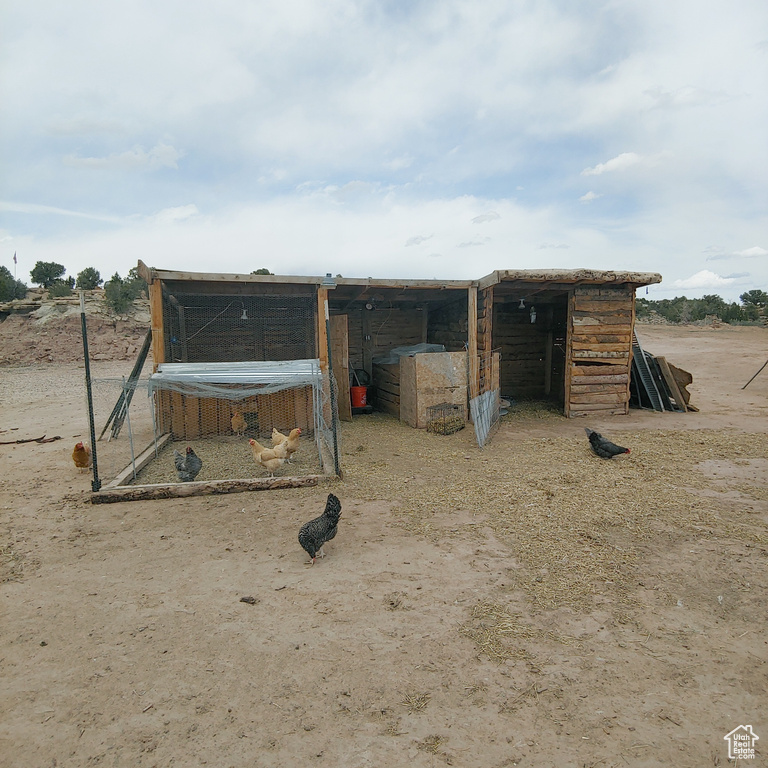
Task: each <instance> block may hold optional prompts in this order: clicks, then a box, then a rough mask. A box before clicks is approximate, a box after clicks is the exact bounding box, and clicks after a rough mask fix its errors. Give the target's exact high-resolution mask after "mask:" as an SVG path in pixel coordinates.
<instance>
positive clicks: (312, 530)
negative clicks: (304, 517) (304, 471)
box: [299, 493, 341, 565]
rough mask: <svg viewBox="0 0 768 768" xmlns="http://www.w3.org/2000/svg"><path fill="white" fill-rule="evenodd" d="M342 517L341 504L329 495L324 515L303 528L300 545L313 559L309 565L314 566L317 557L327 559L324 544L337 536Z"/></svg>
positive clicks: (300, 533)
mask: <svg viewBox="0 0 768 768" xmlns="http://www.w3.org/2000/svg"><path fill="white" fill-rule="evenodd" d="M340 517H341V502H340V501H339V500H338V499H337V498H336V496H334V495H333V494H332V493H329V494H328V500H327V501H326V503H325V511H324V512H323V514H322V515H320V517H316V518H315V519H314V520H310V521H309V522H308V523H304V525H302V526H301V530H300V531H299V544H301V546H302V548H303V549H304V551H305V552H306V553H307V554H308V555H309V556H310V558H311V560H310V561H309V562H308V563H307V565H314V564H315V558H316V557H325V553H324V552H323V544H325V542H326V541H330V540H331V539H332V538H333V537H334V536H335V535H336V531H337V530H338V526H339V518H340Z"/></svg>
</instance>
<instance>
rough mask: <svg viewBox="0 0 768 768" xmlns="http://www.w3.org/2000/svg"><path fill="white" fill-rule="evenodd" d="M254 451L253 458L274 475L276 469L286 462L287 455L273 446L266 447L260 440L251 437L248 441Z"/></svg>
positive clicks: (252, 451)
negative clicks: (280, 453)
mask: <svg viewBox="0 0 768 768" xmlns="http://www.w3.org/2000/svg"><path fill="white" fill-rule="evenodd" d="M248 444H249V445H250V446H251V453H253V460H254V461H255V462H256V463H257V464H258V465H260V466H262V467H264V469H266V470H267V472H269V474H270V476H271V477H274V474H275V470H276V469H280V467H282V466H283V464H284V463H285V458H286V457H285V455H278V452H277V451H275V450H273V449H272V448H265V447H264V446H263V445H262V444H261V443H260V442H258V441H257V440H254V439H253V438H251V439H250V440H249V441H248Z"/></svg>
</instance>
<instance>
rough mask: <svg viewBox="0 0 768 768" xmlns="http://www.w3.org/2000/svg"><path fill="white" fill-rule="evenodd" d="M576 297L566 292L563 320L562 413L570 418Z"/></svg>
mask: <svg viewBox="0 0 768 768" xmlns="http://www.w3.org/2000/svg"><path fill="white" fill-rule="evenodd" d="M575 304H576V297H575V294H574V291H573V290H570V291H568V314H567V317H566V320H565V386H564V390H565V391H564V393H563V400H564V403H563V413H564V414H565V416H566V418H570V417H571V380H572V378H573V349H572V346H573V311H574V306H575Z"/></svg>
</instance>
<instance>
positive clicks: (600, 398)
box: [571, 392, 629, 406]
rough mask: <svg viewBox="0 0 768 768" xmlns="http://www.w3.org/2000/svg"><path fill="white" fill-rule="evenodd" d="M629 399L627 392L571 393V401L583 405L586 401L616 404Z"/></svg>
mask: <svg viewBox="0 0 768 768" xmlns="http://www.w3.org/2000/svg"><path fill="white" fill-rule="evenodd" d="M628 399H629V393H628V392H623V393H614V394H611V393H606V394H602V393H600V392H592V393H589V394H586V395H577V394H574V393H573V392H572V393H571V403H572V404H574V405H579V406H580V405H583V404H587V403H592V404H596V403H603V404H606V405H618V404H619V403H625V402H627V400H628Z"/></svg>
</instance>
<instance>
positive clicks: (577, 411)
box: [571, 405, 628, 418]
mask: <svg viewBox="0 0 768 768" xmlns="http://www.w3.org/2000/svg"><path fill="white" fill-rule="evenodd" d="M596 412H599V413H600V414H601V415H603V414H605V415H606V416H625V415H626V414H627V412H628V407H627V406H625V407H623V408H607V407H605V406H603V405H600V406H595V407H589V408H588V407H587V406H581V405H578V406H574V407H573V409H572V410H571V417H573V418H575V417H577V416H594V415H595V413H596Z"/></svg>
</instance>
